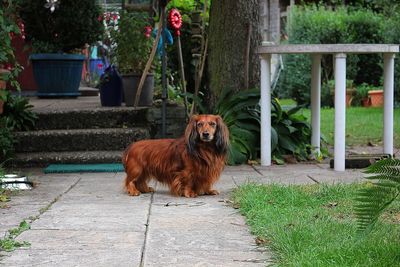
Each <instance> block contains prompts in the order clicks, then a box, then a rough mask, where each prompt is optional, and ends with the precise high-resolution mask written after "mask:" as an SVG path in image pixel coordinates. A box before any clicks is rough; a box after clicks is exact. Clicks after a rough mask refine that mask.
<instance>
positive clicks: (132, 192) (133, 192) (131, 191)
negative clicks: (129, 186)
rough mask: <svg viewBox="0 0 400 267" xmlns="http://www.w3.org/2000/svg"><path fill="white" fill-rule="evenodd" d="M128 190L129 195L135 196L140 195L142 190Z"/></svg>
mask: <svg viewBox="0 0 400 267" xmlns="http://www.w3.org/2000/svg"><path fill="white" fill-rule="evenodd" d="M127 192H128V195H130V196H134V197H135V196H139V195H140V192H139V191H138V190H127Z"/></svg>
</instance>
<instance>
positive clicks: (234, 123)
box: [213, 89, 311, 164]
mask: <svg viewBox="0 0 400 267" xmlns="http://www.w3.org/2000/svg"><path fill="white" fill-rule="evenodd" d="M259 100H260V90H259V89H252V90H247V91H241V92H239V93H236V94H235V93H234V92H233V91H229V90H224V91H223V93H222V95H221V97H220V98H219V101H218V102H217V103H216V106H215V109H214V111H213V113H215V114H219V115H221V117H222V118H223V119H224V121H225V123H226V124H227V126H228V128H229V132H230V142H231V150H230V153H229V160H228V163H229V164H241V163H244V162H246V161H247V160H249V159H255V158H256V157H257V153H258V151H259V150H260V140H259V136H260V106H259ZM301 108H302V106H297V107H294V108H292V109H289V110H284V109H282V107H281V105H280V103H279V100H278V99H276V98H273V99H272V109H271V123H272V130H271V146H272V147H271V149H272V153H273V157H274V159H275V160H276V161H279V162H281V161H282V156H283V155H287V154H291V155H294V156H295V157H296V158H298V159H300V160H305V159H307V158H308V157H309V154H310V152H311V145H310V140H311V127H310V124H309V122H307V118H306V117H305V116H304V115H302V114H300V113H299V112H298V111H300V109H301Z"/></svg>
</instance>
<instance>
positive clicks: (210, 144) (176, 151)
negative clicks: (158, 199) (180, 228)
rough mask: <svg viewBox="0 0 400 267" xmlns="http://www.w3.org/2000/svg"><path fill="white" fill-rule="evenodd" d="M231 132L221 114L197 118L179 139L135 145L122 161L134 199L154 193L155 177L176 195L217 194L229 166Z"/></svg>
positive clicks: (126, 179)
mask: <svg viewBox="0 0 400 267" xmlns="http://www.w3.org/2000/svg"><path fill="white" fill-rule="evenodd" d="M228 148H229V132H228V128H227V127H226V125H225V124H224V122H223V120H222V118H221V117H220V116H218V115H194V116H192V117H191V118H190V121H189V124H188V125H187V127H186V130H185V135H184V136H183V137H181V138H179V139H157V140H142V141H139V142H136V143H133V144H131V145H130V146H129V147H128V148H127V149H126V150H125V152H124V154H123V157H122V162H123V165H124V168H125V172H126V178H125V189H126V191H127V192H128V194H129V195H131V196H138V195H140V193H148V192H154V189H153V188H151V187H149V186H148V184H147V183H148V181H149V180H150V179H151V178H155V179H156V180H157V181H159V182H161V183H163V184H166V185H168V187H169V189H170V191H171V193H172V194H173V195H176V196H185V197H196V196H198V195H216V194H218V193H219V192H218V191H217V190H214V189H213V188H212V186H213V184H214V183H215V182H216V181H217V180H218V178H219V176H220V174H221V172H222V170H223V169H224V166H225V160H226V155H227V151H228Z"/></svg>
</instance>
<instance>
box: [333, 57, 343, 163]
mask: <svg viewBox="0 0 400 267" xmlns="http://www.w3.org/2000/svg"><path fill="white" fill-rule="evenodd" d="M345 137H346V54H343V53H338V54H335V148H334V153H335V154H334V160H335V163H334V169H335V171H344V170H345V159H346V147H345V145H346V141H345Z"/></svg>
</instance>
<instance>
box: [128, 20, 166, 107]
mask: <svg viewBox="0 0 400 267" xmlns="http://www.w3.org/2000/svg"><path fill="white" fill-rule="evenodd" d="M162 25H163V13H161V15H160V23H159V26H158V28H159V29H160V28H161V27H162ZM160 36H161V31H160V30H158V31H157V36H156V39H155V40H154V43H153V47H152V48H151V53H150V57H149V60H148V61H147V63H146V66H145V68H144V71H143V74H142V77H141V78H140V82H139V86H138V88H137V91H136V98H135V103H134V105H133V106H134V107H135V108H136V107H137V106H138V104H139V99H140V95H141V93H142V88H143V85H144V81H145V79H146V77H147V74H148V73H149V70H150V67H151V63H152V62H153V59H154V56H155V55H156V51H157V46H158V42H159V41H160Z"/></svg>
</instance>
